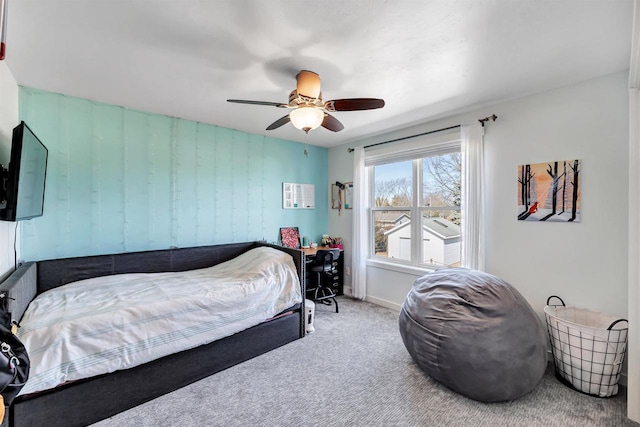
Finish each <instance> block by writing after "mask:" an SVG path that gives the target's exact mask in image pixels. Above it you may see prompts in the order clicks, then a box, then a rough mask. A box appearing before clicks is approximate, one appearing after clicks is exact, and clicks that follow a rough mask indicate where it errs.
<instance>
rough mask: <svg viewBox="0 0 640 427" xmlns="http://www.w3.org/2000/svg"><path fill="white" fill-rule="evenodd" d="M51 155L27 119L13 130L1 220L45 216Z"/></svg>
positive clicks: (0, 210)
mask: <svg viewBox="0 0 640 427" xmlns="http://www.w3.org/2000/svg"><path fill="white" fill-rule="evenodd" d="M48 154H49V153H48V151H47V147H45V146H44V144H43V143H42V142H40V140H39V139H38V137H37V136H35V134H34V133H33V132H32V131H31V129H29V126H27V124H26V123H25V122H21V123H20V124H19V125H18V126H16V127H15V128H14V129H13V139H12V141H11V159H10V161H9V170H8V173H7V180H6V206H5V207H4V209H0V219H2V220H5V221H19V220H23V219H30V218H35V217H37V216H42V213H43V205H44V184H45V180H46V174H47V158H48Z"/></svg>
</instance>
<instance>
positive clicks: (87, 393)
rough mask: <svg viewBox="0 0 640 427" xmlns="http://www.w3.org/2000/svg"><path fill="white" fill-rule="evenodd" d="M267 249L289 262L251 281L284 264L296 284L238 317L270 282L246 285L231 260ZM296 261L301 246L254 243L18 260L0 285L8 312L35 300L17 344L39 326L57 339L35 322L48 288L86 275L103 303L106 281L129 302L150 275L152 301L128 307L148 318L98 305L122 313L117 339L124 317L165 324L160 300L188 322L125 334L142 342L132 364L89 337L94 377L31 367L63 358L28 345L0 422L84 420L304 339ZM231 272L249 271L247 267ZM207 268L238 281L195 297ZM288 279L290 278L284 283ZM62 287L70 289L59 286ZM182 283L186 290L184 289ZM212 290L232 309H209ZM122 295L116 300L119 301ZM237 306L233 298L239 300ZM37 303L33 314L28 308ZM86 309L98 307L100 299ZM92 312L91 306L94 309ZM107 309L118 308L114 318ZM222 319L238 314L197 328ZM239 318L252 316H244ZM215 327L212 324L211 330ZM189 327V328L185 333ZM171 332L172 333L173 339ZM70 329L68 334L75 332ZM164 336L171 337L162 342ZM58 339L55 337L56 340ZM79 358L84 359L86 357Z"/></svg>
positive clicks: (40, 319)
mask: <svg viewBox="0 0 640 427" xmlns="http://www.w3.org/2000/svg"><path fill="white" fill-rule="evenodd" d="M269 251H275V252H273V255H274V257H278V254H280V256H282V253H286V254H287V255H284V257H285V258H287V259H288V262H289V263H290V264H291V267H292V268H290V269H289V270H283V271H284V272H275V273H273V272H272V270H268V271H269V274H266V276H265V277H266V278H264V280H262V279H260V281H266V282H272V281H273V280H272V277H275V276H280V275H282V276H286V275H290V274H292V273H287V272H286V271H293V274H294V275H295V277H294V279H295V281H294V282H295V286H298V287H299V289H295V292H293V293H291V292H289V294H288V295H289V296H279V297H276V299H275V300H274V301H276V302H274V303H269V304H266V303H265V304H263V305H260V304H256V303H247V304H245V305H248V306H260V307H262V308H261V310H262V311H260V310H259V311H258V312H257V313H253V312H252V313H251V314H250V315H244V314H242V313H244V312H245V311H246V310H248V309H247V308H246V307H244V308H243V306H242V304H243V303H242V301H243V298H248V297H247V294H250V293H252V292H253V293H257V294H265V293H270V292H272V291H270V290H269V289H270V288H272V287H273V286H272V285H273V283H272V284H269V283H267V285H266V286H264V287H258V286H257V285H256V284H254V283H253V282H251V283H249V284H247V283H248V282H247V280H246V279H245V278H244V277H235V276H236V274H235V273H234V271H237V270H238V265H237V264H234V263H236V262H239V261H237V260H238V259H243V260H244V261H243V262H246V261H247V259H249V261H248V262H253V258H254V255H253V254H254V253H257V252H265V253H266V252H269ZM304 264H305V263H304V255H303V253H302V252H301V251H299V250H296V249H290V248H284V247H280V246H274V245H269V244H266V243H262V242H248V243H234V244H227V245H215V246H204V247H195V248H180V249H168V250H160V251H146V252H133V253H124V254H115V255H99V256H90V257H80V258H67V259H59V260H47V261H38V262H35V263H25V264H23V265H22V266H20V267H19V268H18V269H17V270H16V271H15V272H14V273H13V274H11V275H10V276H9V277H8V278H7V279H6V280H5V281H4V282H3V283H2V284H1V285H0V295H3V294H4V295H5V296H6V298H4V306H5V307H4V308H5V311H7V312H9V313H10V315H11V318H13V319H18V318H20V319H22V318H23V313H24V312H25V309H26V307H27V305H28V304H29V302H31V301H32V300H33V299H34V298H35V297H36V296H39V297H38V299H36V302H34V304H32V305H31V306H30V307H29V309H27V312H26V314H25V315H24V319H23V320H22V323H23V324H25V325H26V326H23V327H24V328H25V330H22V328H21V330H20V332H19V334H20V335H21V337H22V338H23V340H25V341H29V339H30V337H31V336H32V335H37V334H39V333H44V335H47V334H48V335H49V336H51V335H56V339H57V333H55V332H54V333H53V334H52V333H51V332H50V331H49V332H41V331H39V327H41V326H43V325H45V326H46V324H47V323H49V322H50V319H46V317H47V314H46V313H48V312H49V310H50V308H51V304H53V305H56V304H55V302H56V301H58V298H59V296H56V297H55V298H53V297H49V295H50V294H52V293H56V292H72V291H73V289H74V287H78V286H81V285H82V284H83V283H85V282H86V283H88V284H89V286H92V288H87V289H94V291H95V292H93V293H95V295H97V297H98V300H99V298H105V299H107V300H109V301H112V300H113V299H114V298H112V297H111V296H110V292H111V290H112V289H111V288H112V287H113V288H117V287H123V288H124V289H126V291H127V292H128V293H125V295H128V297H129V298H130V299H131V300H132V301H134V300H140V296H141V295H143V294H145V293H147V290H148V287H145V286H144V285H143V283H144V281H145V280H147V279H148V277H152V278H153V281H154V283H155V282H157V283H158V287H159V292H160V293H159V294H157V293H156V294H150V295H147V297H148V298H151V301H152V302H150V303H149V304H143V306H144V307H142V308H138V309H136V310H135V311H136V312H138V311H145V310H146V311H148V312H149V313H150V314H151V315H150V317H149V318H147V319H144V320H139V319H138V318H129V317H127V316H129V315H130V314H131V310H128V309H124V310H121V311H117V309H118V307H117V306H118V304H116V303H110V304H105V307H104V308H102V309H101V310H103V311H105V313H104V314H105V315H106V316H109V317H121V316H124V317H123V318H122V319H121V322H120V324H119V326H115V327H114V330H115V329H122V331H123V332H124V334H125V337H130V336H131V335H134V334H132V333H131V332H132V331H133V330H134V329H131V328H130V326H131V325H132V324H140V323H148V322H156V321H158V319H160V320H159V322H160V323H162V322H164V323H167V321H166V319H164V318H161V317H162V316H158V313H159V312H160V313H162V312H165V311H166V310H168V309H167V308H166V307H165V305H166V304H168V303H170V304H171V305H170V306H169V307H170V308H169V310H170V311H172V312H174V313H182V314H184V316H182V315H181V316H182V317H184V318H185V319H184V321H186V322H187V323H186V326H184V325H183V326H181V327H179V328H178V332H176V331H173V332H166V331H164V330H161V332H160V333H159V334H158V335H157V336H152V337H149V336H142V337H135V339H132V341H131V342H130V343H129V344H131V347H130V348H134V347H135V348H138V347H139V345H138V343H139V342H144V343H145V346H144V347H145V351H143V352H141V353H144V355H143V357H142V358H137V359H136V357H137V355H136V357H132V355H131V352H129V353H127V357H126V359H131V360H132V363H129V364H128V365H127V364H122V363H120V362H118V361H115V362H113V361H112V360H111V358H110V357H109V356H110V353H109V352H110V351H111V350H112V349H104V350H103V351H102V350H101V349H100V348H99V346H100V344H99V343H100V339H102V342H103V343H104V342H111V341H112V339H111V338H110V337H108V338H105V337H102V338H100V339H99V340H98V341H97V342H98V344H94V351H93V352H92V353H91V355H90V357H91V360H95V355H96V354H98V355H102V356H104V355H105V354H106V356H107V357H102V361H103V362H105V363H107V365H108V366H107V367H106V368H104V367H102V368H101V369H106V370H105V372H108V373H105V374H99V373H98V372H100V371H95V372H93V371H89V372H90V374H89V377H88V378H87V377H86V376H87V373H86V372H84V371H83V372H82V374H81V375H80V376H75V374H76V370H75V369H70V370H69V369H68V370H67V371H65V372H64V373H62V374H60V373H56V374H54V375H51V373H50V372H51V371H50V370H49V369H50V367H47V368H46V369H44V370H42V369H41V370H38V369H35V368H34V366H35V364H36V363H43V362H42V360H41V361H40V362H38V360H39V359H43V360H48V359H59V358H60V357H62V356H60V355H54V356H44V357H41V355H39V354H38V353H39V352H40V349H38V350H34V354H33V356H32V375H33V378H32V376H31V375H30V379H29V382H28V383H27V386H25V389H23V391H22V392H21V395H20V396H18V398H16V400H15V401H14V402H13V404H12V405H11V407H10V408H8V414H9V415H8V417H5V424H3V425H9V426H12V427H14V426H15V427H20V426H40V425H47V426H52V427H54V426H65V427H69V426H84V425H88V424H91V423H94V422H97V421H99V420H101V419H104V418H107V417H109V416H112V415H114V414H117V413H119V412H122V411H124V410H126V409H129V408H131V407H134V406H136V405H139V404H141V403H144V402H146V401H149V400H151V399H154V398H156V397H158V396H161V395H163V394H166V393H168V392H170V391H173V390H176V389H178V388H180V387H183V386H185V385H187V384H190V383H192V382H195V381H197V380H199V379H202V378H204V377H206V376H209V375H211V374H213V373H215V372H218V371H220V370H223V369H226V368H228V367H230V366H233V365H235V364H237V363H240V362H243V361H245V360H248V359H250V358H252V357H255V356H257V355H260V354H263V353H265V352H267V351H270V350H272V349H274V348H277V347H279V346H281V345H284V344H286V343H289V342H291V341H293V340H295V339H298V338H301V337H302V336H304V316H303V315H302V313H304V298H299V297H296V296H295V294H297V295H304V280H302V278H304V273H305V272H304ZM269 268H271V267H269ZM240 269H241V270H251V269H252V267H251V268H244V267H243V268H240ZM168 273H172V274H168ZM122 274H126V276H119V275H122ZM210 275H214V276H216V277H219V278H224V277H226V276H234V277H233V279H234V280H235V281H236V282H239V283H240V284H241V286H240V287H239V288H237V289H235V290H232V291H227V290H224V289H227V288H224V287H214V288H206V289H203V290H202V292H204V294H202V295H200V294H198V292H199V291H200V290H201V288H203V286H202V284H201V282H200V280H201V278H202V277H208V276H210ZM263 276H264V275H263ZM175 280H178V284H176V283H174V282H175ZM192 282H193V283H192ZM289 283H292V281H291V280H289ZM66 284H69V286H65V287H63V288H60V287H61V286H62V285H66ZM125 284H126V285H125ZM189 286H195V287H194V288H190V287H189ZM216 286H217V285H216ZM283 287H286V286H283ZM289 287H291V285H289ZM82 289H83V291H82V292H80V293H79V294H74V295H75V296H73V297H72V298H71V299H70V301H75V302H76V303H77V307H80V306H81V305H83V304H85V303H86V304H91V303H89V302H87V301H89V300H86V301H85V300H83V299H82V298H85V294H86V293H87V292H86V289H85V288H82ZM289 291H291V290H289ZM221 292H222V293H226V294H231V296H232V300H234V301H235V302H234V303H233V304H235V307H238V309H237V310H235V311H234V310H233V308H229V307H232V306H233V304H226V306H225V304H223V305H221V306H218V307H214V308H215V309H213V310H210V309H209V308H208V306H209V305H214V303H213V301H214V300H216V298H217V296H218V295H219V294H220V293H221ZM89 293H90V292H89ZM78 295H80V296H78ZM154 295H155V296H154ZM163 295H164V297H163ZM292 295H293V296H292ZM209 296H211V297H212V299H211V303H210V304H209V303H207V304H205V303H204V301H209V300H208V297H209ZM94 297H95V296H94ZM94 297H92V298H94ZM214 297H215V298H214ZM47 298H49V299H47ZM74 298H75V299H74ZM78 298H79V299H78ZM126 298H127V297H126V296H124V297H121V296H119V297H117V299H118V300H121V299H126ZM76 299H77V300H76ZM238 303H240V304H241V305H240V306H238V305H237V304H238ZM47 304H49V305H47ZM179 304H182V305H179ZM64 305H70V306H71V307H72V313H73V315H72V316H71V317H74V316H75V315H76V314H77V313H78V311H73V310H75V309H76V308H77V307H76V308H74V306H73V304H71V303H68V302H67V303H64ZM38 307H39V310H40V314H38V311H37V310H36V309H37V308H38ZM95 307H100V305H96V306H95ZM92 310H93V311H99V310H98V309H92ZM158 310H159V311H158ZM207 310H209V311H211V312H212V314H211V315H212V316H213V317H212V318H211V319H209V320H202V322H199V323H198V322H196V320H198V319H206V315H207V314H206V311H207ZM224 310H231V311H226V314H224V315H221V314H220V313H225V312H224ZM90 311H91V310H90ZM216 312H218V314H216ZM247 312H248V311H247ZM42 313H45V314H42ZM113 313H119V314H118V315H117V316H115V315H114V314H113ZM230 313H237V314H238V315H234V314H230ZM52 316H53V315H52ZM66 316H69V315H66ZM78 316H79V317H81V316H80V315H78ZM177 317H180V316H177ZM30 318H31V319H30ZM221 318H225V319H226V318H232V319H235V318H237V319H236V320H238V319H239V320H238V321H235V320H234V321H233V322H231V326H229V325H226V326H223V328H222V332H215V333H213V332H209V328H207V327H203V326H202V325H210V324H214V323H218V322H219V320H220V319H221ZM248 318H251V320H247V319H248ZM149 319H151V320H149ZM181 321H182V320H181ZM189 322H191V323H189ZM52 323H55V322H52ZM80 323H81V324H82V325H85V326H84V327H85V329H84V332H83V333H84V334H87V335H94V332H96V331H97V330H98V329H100V328H98V327H93V326H91V324H90V323H89V322H88V321H86V320H82V321H81V322H80ZM168 323H176V324H178V323H177V320H176V316H173V315H172V317H171V318H170V322H168ZM155 327H156V326H154V328H155ZM127 328H129V329H127ZM158 328H159V326H158ZM217 330H218V328H216V331H217ZM193 331H196V332H195V333H191V332H193ZM176 333H177V334H178V335H179V336H180V339H175V337H176V335H175V334H176ZM74 334H76V335H77V334H78V333H77V331H76V332H74ZM216 334H217V335H216ZM72 335H73V334H72ZM194 335H197V336H199V338H198V339H202V337H203V336H204V337H205V338H204V339H205V341H204V343H203V342H202V341H194V339H193V336H194ZM158 337H159V338H158ZM167 337H172V338H171V339H170V340H167ZM63 340H64V339H62V338H60V339H59V340H58V341H63ZM181 341H184V342H186V345H182V343H181V344H180V346H178V345H177V344H176V342H181ZM150 342H152V343H158V342H164V344H169V345H168V346H169V347H172V348H173V347H175V348H173V349H172V350H171V349H170V350H166V349H165V350H162V351H159V350H158V349H157V348H156V347H162V346H156V345H155V344H154V345H151V346H149V345H148V343H150ZM95 346H98V350H95ZM43 347H46V346H43ZM54 347H55V346H54ZM125 347H126V345H125ZM27 348H29V346H27ZM146 348H148V349H149V351H147V349H146ZM63 353H64V351H63ZM133 353H135V352H133ZM147 353H149V354H147ZM30 356H31V355H30ZM82 360H88V358H85V359H82ZM77 364H78V363H77V362H75V361H74V362H73V363H67V364H66V365H65V364H64V363H62V365H65V366H67V367H68V366H76V365H77ZM85 365H86V364H85ZM91 365H93V363H92V364H91ZM78 371H79V370H78ZM53 377H55V378H53ZM52 378H53V379H52ZM150 379H151V380H150ZM32 380H33V381H32ZM52 381H53V382H52ZM59 383H60V384H59Z"/></svg>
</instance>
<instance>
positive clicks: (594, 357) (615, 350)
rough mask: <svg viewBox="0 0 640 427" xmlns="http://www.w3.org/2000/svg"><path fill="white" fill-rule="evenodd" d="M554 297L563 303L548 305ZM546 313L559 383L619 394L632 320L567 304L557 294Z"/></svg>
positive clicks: (588, 391) (599, 393)
mask: <svg viewBox="0 0 640 427" xmlns="http://www.w3.org/2000/svg"><path fill="white" fill-rule="evenodd" d="M552 298H557V299H559V300H560V302H561V303H562V305H549V302H550V300H551V299H552ZM544 315H545V318H546V320H547V328H548V330H549V338H550V339H551V351H552V353H553V362H554V365H555V370H556V377H557V378H558V379H559V380H560V382H562V383H563V384H565V385H567V386H569V387H572V388H574V389H576V390H578V391H580V392H582V393H586V394H591V395H594V396H599V397H609V396H613V395H615V394H617V393H618V380H619V379H620V371H621V370H622V362H623V361H624V354H625V352H626V350H627V333H628V331H629V325H628V324H629V322H628V321H627V320H626V319H618V318H616V317H612V316H609V315H607V314H604V313H599V312H596V311H591V310H587V309H584V308H576V307H567V306H565V304H564V301H562V299H561V298H560V297H558V296H555V295H552V296H550V297H549V298H548V299H547V305H546V306H545V308H544ZM622 322H624V323H622Z"/></svg>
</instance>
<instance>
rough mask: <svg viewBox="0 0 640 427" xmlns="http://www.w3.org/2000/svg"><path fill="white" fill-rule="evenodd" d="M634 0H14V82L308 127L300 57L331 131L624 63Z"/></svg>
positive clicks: (496, 97)
mask: <svg viewBox="0 0 640 427" xmlns="http://www.w3.org/2000/svg"><path fill="white" fill-rule="evenodd" d="M632 13H633V3H632V0H600V1H595V0H491V1H490V0H449V1H446V0H439V1H433V0H417V1H412V0H395V1H384V0H341V1H326V0H325V1H320V0H315V1H309V0H269V1H265V0H213V1H212V0H209V1H204V0H200V1H196V0H172V1H169V0H155V1H152V0H9V7H8V21H7V28H8V32H7V57H6V62H7V65H8V66H9V68H10V70H11V71H12V73H13V75H14V76H15V78H16V80H17V82H18V84H20V85H24V86H29V87H33V88H37V89H44V90H48V91H53V92H59V93H63V94H66V95H71V96H77V97H81V98H87V99H91V100H95V101H100V102H106V103H110V104H116V105H121V106H125V107H128V108H132V109H137V110H143V111H148V112H153V113H158V114H165V115H169V116H175V117H181V118H185V119H190V120H195V121H199V122H204V123H210V124H214V125H220V126H224V127H228V128H233V129H240V130H242V131H245V132H251V133H255V134H264V135H270V136H273V137H276V138H282V139H289V140H294V141H301V142H304V141H305V134H304V133H303V132H302V131H300V130H297V129H295V128H294V127H293V126H292V125H290V124H287V125H285V126H283V127H281V128H279V129H276V130H273V131H265V128H266V127H267V126H268V125H269V124H271V123H272V122H273V121H275V120H276V119H279V118H280V117H282V116H283V115H284V114H286V110H282V109H278V108H275V107H269V106H253V105H242V104H231V103H227V102H226V99H228V98H236V99H249V100H260V101H271V102H283V103H286V102H287V100H288V98H287V97H288V94H289V92H290V91H291V90H292V89H294V88H295V75H296V74H297V72H298V71H299V70H301V69H308V70H312V71H315V72H317V73H318V74H319V75H320V77H321V78H322V93H323V98H324V99H325V100H330V99H338V98H351V97H375V98H383V99H384V100H385V101H386V106H385V107H384V108H382V109H380V110H370V111H357V112H336V113H334V116H335V117H336V118H338V119H339V120H340V121H342V123H343V124H344V126H345V129H344V130H343V131H341V132H337V133H333V132H330V131H328V130H326V129H323V128H319V129H316V130H313V131H311V132H310V133H309V136H308V143H310V144H315V145H320V146H325V147H330V146H335V145H338V144H342V143H346V142H352V141H354V140H358V139H361V138H363V137H364V136H367V135H373V134H379V133H382V132H384V131H388V130H391V129H397V128H401V127H406V126H409V125H413V124H417V123H421V122H427V121H430V120H433V119H435V118H439V117H443V116H447V115H450V114H454V113H457V112H460V111H464V110H469V109H471V108H474V107H478V106H482V105H488V104H491V103H495V102H498V101H503V100H507V99H513V98H517V97H520V96H523V95H527V94H531V93H535V92H540V91H544V90H548V89H551V88H554V87H559V86H563V85H566V84H570V83H573V82H578V81H583V80H587V79H590V78H594V77H597V76H601V75H605V74H609V73H612V72H616V71H621V70H626V69H628V68H629V58H630V51H631V27H632Z"/></svg>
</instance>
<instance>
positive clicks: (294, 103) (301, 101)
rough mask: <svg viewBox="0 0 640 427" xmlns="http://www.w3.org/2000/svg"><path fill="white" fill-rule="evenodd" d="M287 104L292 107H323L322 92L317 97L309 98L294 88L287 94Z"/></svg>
mask: <svg viewBox="0 0 640 427" xmlns="http://www.w3.org/2000/svg"><path fill="white" fill-rule="evenodd" d="M289 106H290V107H293V108H295V107H299V106H307V107H319V108H322V107H324V103H323V102H322V94H319V95H318V97H317V98H310V97H308V96H304V95H302V94H299V93H298V91H297V90H296V89H294V90H292V91H291V93H290V94H289Z"/></svg>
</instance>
